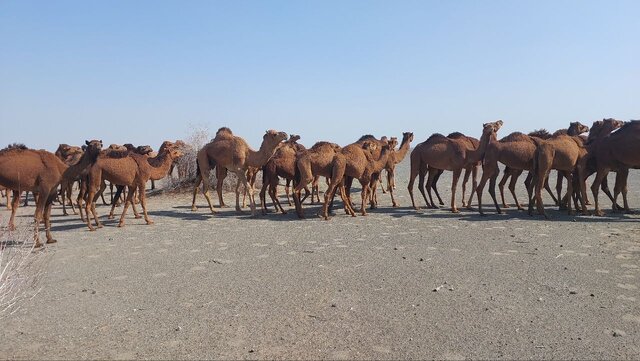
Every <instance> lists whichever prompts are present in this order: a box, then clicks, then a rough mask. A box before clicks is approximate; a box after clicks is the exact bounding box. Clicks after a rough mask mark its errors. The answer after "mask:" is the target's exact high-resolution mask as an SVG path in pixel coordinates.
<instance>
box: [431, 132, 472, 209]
mask: <svg viewBox="0 0 640 361" xmlns="http://www.w3.org/2000/svg"><path fill="white" fill-rule="evenodd" d="M447 138H450V139H456V140H459V141H461V142H463V143H464V144H465V145H466V146H467V149H468V150H469V151H472V150H475V149H478V146H479V145H480V141H479V140H478V139H476V138H474V137H469V136H467V135H464V134H462V133H460V132H453V133H450V134H449V135H447ZM480 165H481V161H478V162H477V163H475V164H468V165H467V166H466V167H465V168H464V177H463V179H462V207H466V208H469V209H471V199H472V198H473V190H475V189H476V186H477V184H478V183H477V177H478V168H479V167H480ZM427 170H428V171H429V172H431V171H432V170H433V171H435V172H436V174H435V176H434V177H433V181H432V183H431V184H427V185H426V189H427V193H428V194H429V200H430V203H431V206H430V208H438V206H436V204H435V202H434V201H433V198H432V197H431V190H433V191H434V192H435V194H436V197H437V198H438V202H439V203H440V205H444V202H443V201H442V198H440V193H439V192H438V188H437V186H436V185H437V183H438V179H440V176H441V175H442V173H444V170H442V169H433V168H431V167H428V169H427ZM470 175H471V178H472V181H471V183H472V187H473V188H472V191H471V193H470V194H469V201H468V202H467V201H466V198H465V194H466V191H467V182H468V181H469V176H470ZM419 176H420V174H419ZM422 177H423V178H424V175H422ZM419 183H422V182H419ZM421 192H423V195H424V191H422V190H421ZM428 203H429V202H427V205H429V204H428Z"/></svg>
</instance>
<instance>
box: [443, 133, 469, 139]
mask: <svg viewBox="0 0 640 361" xmlns="http://www.w3.org/2000/svg"><path fill="white" fill-rule="evenodd" d="M466 137H467V136H466V135H464V134H462V133H460V132H453V133H450V134H449V135H447V138H451V139H461V138H466Z"/></svg>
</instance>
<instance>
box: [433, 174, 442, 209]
mask: <svg viewBox="0 0 640 361" xmlns="http://www.w3.org/2000/svg"><path fill="white" fill-rule="evenodd" d="M442 173H444V171H443V170H440V171H438V173H437V174H436V177H435V179H434V180H433V182H432V183H431V188H433V191H434V192H435V193H436V197H437V198H438V203H439V204H440V205H441V206H444V201H443V200H442V198H441V197H440V192H438V180H440V176H441V175H442ZM431 203H432V205H433V206H435V203H433V200H432V201H431Z"/></svg>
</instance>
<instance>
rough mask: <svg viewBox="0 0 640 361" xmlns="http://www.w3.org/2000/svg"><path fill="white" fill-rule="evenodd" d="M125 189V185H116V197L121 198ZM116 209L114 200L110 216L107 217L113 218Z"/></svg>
mask: <svg viewBox="0 0 640 361" xmlns="http://www.w3.org/2000/svg"><path fill="white" fill-rule="evenodd" d="M111 186H113V184H112V185H111ZM123 189H124V186H121V185H119V186H117V187H116V199H119V198H120V194H122V190H123ZM115 209H116V204H115V203H114V202H111V211H110V212H109V216H108V217H107V219H113V217H114V216H113V213H114V212H115Z"/></svg>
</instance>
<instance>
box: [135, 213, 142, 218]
mask: <svg viewBox="0 0 640 361" xmlns="http://www.w3.org/2000/svg"><path fill="white" fill-rule="evenodd" d="M133 218H135V219H140V218H142V216H141V215H139V214H138V215H135V216H133Z"/></svg>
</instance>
